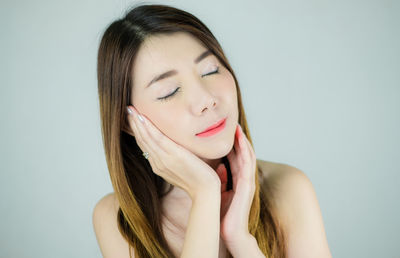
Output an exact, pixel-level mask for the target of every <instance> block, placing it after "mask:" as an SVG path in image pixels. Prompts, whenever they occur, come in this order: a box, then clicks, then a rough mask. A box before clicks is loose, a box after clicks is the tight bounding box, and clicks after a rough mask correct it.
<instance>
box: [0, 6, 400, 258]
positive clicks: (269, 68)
mask: <svg viewBox="0 0 400 258" xmlns="http://www.w3.org/2000/svg"><path fill="white" fill-rule="evenodd" d="M142 2H143V1H142ZM132 3H134V2H131V1H122V0H120V1H117V0H114V1H94V0H92V1H77V0H75V1H46V0H38V1H10V0H9V1H1V6H0V26H1V35H0V37H1V40H0V56H1V58H0V73H1V74H0V83H1V90H0V105H1V106H0V115H1V127H0V137H1V138H0V142H1V143H0V146H1V148H0V151H1V153H0V169H1V174H0V195H1V203H0V214H1V215H0V216H1V219H0V232H1V235H0V257H21V258H22V257H40V258H46V257H51V258H53V257H65V258H67V257H68V258H70V257H100V256H101V254H100V250H99V248H98V246H97V242H96V239H95V235H94V232H93V228H92V221H91V217H92V210H93V207H94V205H95V203H96V202H97V201H98V200H99V199H100V198H101V197H102V196H104V195H105V194H107V193H109V192H111V191H112V187H111V183H110V179H109V175H108V171H107V167H106V163H105V157H104V152H103V149H102V142H101V134H100V121H99V110H98V99H97V97H98V96H97V84H96V83H97V81H96V55H97V48H98V43H99V39H100V36H101V34H102V32H103V30H104V29H105V27H106V26H107V25H108V24H109V23H110V22H111V21H112V20H114V19H116V18H117V17H120V16H121V15H122V14H123V11H124V10H125V9H126V7H128V6H130V5H131V4H132ZM149 3H166V4H172V5H174V6H176V7H180V8H183V9H185V10H187V11H189V12H191V13H193V14H194V15H196V16H198V17H199V18H200V19H201V20H202V21H204V22H205V24H206V25H207V26H209V28H210V29H211V31H212V32H213V33H214V34H215V36H216V37H217V39H218V40H219V41H220V43H221V45H222V47H223V48H224V50H225V52H226V55H227V57H228V59H229V60H230V62H231V64H232V66H233V69H234V70H235V72H236V73H237V76H238V80H239V83H240V86H241V90H242V94H243V98H244V105H245V109H246V112H247V115H248V119H249V126H250V129H251V134H252V137H253V140H254V144H255V150H256V154H257V157H258V158H261V159H264V160H269V161H274V162H282V163H286V164H290V165H292V166H295V167H297V168H299V169H301V170H302V171H303V172H304V173H306V174H307V175H308V177H309V178H310V179H311V181H312V183H313V185H314V187H315V191H316V193H317V197H318V200H319V203H320V207H321V211H322V215H323V219H324V223H325V228H326V232H327V238H328V242H329V245H330V249H331V252H332V254H333V256H334V257H400V255H399V251H398V247H397V246H396V244H398V242H399V239H400V238H399V230H400V222H399V218H400V208H399V201H398V199H399V197H400V190H399V187H398V185H399V182H400V176H399V172H400V165H399V163H398V161H399V160H400V154H399V145H400V140H399V139H400V137H399V131H400V115H399V113H400V112H399V111H400V102H399V99H400V50H399V48H400V47H399V46H400V36H399V25H400V22H399V20H400V18H399V17H400V15H399V14H400V4H399V1H382V0H379V1H378V0H375V1H354V0H353V1H344V0H341V1H321V0H320V1H315V0H306V1H294V0H291V1H237V2H233V1H229V0H225V1H207V0H205V1H202V2H200V1H188V0H186V1H183V0H182V1H164V2H160V1H158V2H157V1H152V2H149Z"/></svg>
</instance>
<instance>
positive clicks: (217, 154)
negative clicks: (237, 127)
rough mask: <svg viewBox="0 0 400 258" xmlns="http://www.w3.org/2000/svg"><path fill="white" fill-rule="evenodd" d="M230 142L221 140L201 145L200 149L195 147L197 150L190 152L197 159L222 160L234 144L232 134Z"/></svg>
mask: <svg viewBox="0 0 400 258" xmlns="http://www.w3.org/2000/svg"><path fill="white" fill-rule="evenodd" d="M231 138H232V140H230V139H229V138H228V139H222V140H219V141H214V142H212V143H207V144H202V146H201V149H200V146H199V145H197V146H196V147H197V148H194V149H192V150H191V151H192V152H193V153H194V154H196V155H197V156H198V157H201V158H204V159H219V158H223V157H225V156H226V155H228V154H229V152H230V151H231V150H232V148H233V144H234V136H233V134H232V137H231Z"/></svg>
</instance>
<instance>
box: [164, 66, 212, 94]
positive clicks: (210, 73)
mask: <svg viewBox="0 0 400 258" xmlns="http://www.w3.org/2000/svg"><path fill="white" fill-rule="evenodd" d="M217 73H219V66H217V69H215V70H214V71H212V72H209V73H207V74H205V75H202V76H201V77H203V76H206V75H212V74H217ZM180 89H181V87H178V88H176V90H175V91H174V92H172V93H171V94H169V95H167V96H165V97H162V98H158V100H161V101H168V100H169V99H170V98H171V97H172V96H174V95H175V93H176V92H178V91H180Z"/></svg>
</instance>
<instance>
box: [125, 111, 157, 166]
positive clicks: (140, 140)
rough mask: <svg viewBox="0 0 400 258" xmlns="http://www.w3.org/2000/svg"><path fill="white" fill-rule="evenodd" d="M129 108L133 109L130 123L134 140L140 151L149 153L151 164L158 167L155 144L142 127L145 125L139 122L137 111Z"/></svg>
mask: <svg viewBox="0 0 400 258" xmlns="http://www.w3.org/2000/svg"><path fill="white" fill-rule="evenodd" d="M130 108H131V110H133V114H132V115H130V118H129V120H130V123H131V125H132V127H133V128H134V130H135V138H136V142H137V144H138V145H139V147H140V149H141V150H142V151H146V152H148V153H149V156H150V157H151V158H150V157H149V159H151V161H152V163H153V165H155V167H157V168H158V167H159V165H160V164H159V162H160V161H159V156H158V155H159V153H158V152H157V151H158V150H157V148H156V146H155V144H152V141H151V139H150V136H149V135H148V133H147V131H146V129H145V128H144V127H145V126H144V125H143V123H142V122H140V120H139V118H138V116H137V114H138V113H137V111H136V110H135V109H134V108H132V107H130Z"/></svg>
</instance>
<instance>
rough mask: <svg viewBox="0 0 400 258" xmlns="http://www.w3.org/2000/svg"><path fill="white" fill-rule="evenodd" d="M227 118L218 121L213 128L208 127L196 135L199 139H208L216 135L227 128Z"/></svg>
mask: <svg viewBox="0 0 400 258" xmlns="http://www.w3.org/2000/svg"><path fill="white" fill-rule="evenodd" d="M225 122H226V117H225V118H223V119H221V120H220V121H218V122H217V123H215V124H213V125H212V126H210V127H208V128H207V129H206V130H204V131H203V132H201V133H198V134H196V136H199V137H208V136H211V135H214V134H216V133H218V132H220V131H222V130H223V129H224V128H225Z"/></svg>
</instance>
